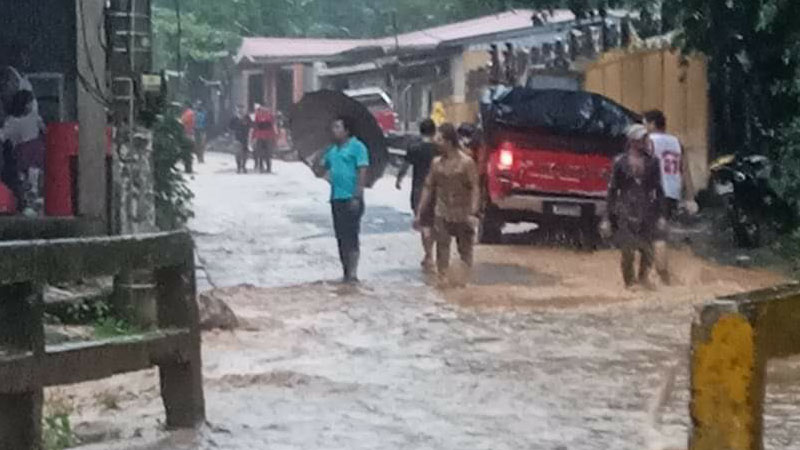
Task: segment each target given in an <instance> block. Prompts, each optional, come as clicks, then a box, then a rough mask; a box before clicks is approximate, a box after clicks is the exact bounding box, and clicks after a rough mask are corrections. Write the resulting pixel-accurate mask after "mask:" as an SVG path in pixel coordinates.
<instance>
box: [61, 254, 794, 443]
mask: <svg viewBox="0 0 800 450" xmlns="http://www.w3.org/2000/svg"><path fill="white" fill-rule="evenodd" d="M478 260H479V261H480V262H479V264H478V265H477V268H476V273H475V274H474V277H475V280H476V285H474V286H471V287H468V288H466V289H457V290H449V291H438V290H435V289H432V288H430V287H427V286H408V285H404V284H401V283H375V284H372V283H367V284H365V285H364V286H362V287H360V288H344V287H340V286H337V285H333V284H327V283H315V284H307V285H302V286H295V287H288V288H270V289H257V288H252V287H235V288H228V289H222V290H220V291H219V294H220V296H221V297H222V298H225V299H227V300H228V301H229V303H230V305H231V306H232V307H233V308H234V310H235V311H236V312H237V314H239V315H240V316H241V317H242V318H244V319H245V322H246V325H245V328H246V329H243V330H238V331H236V332H233V333H228V332H215V333H209V334H206V335H205V336H204V358H205V377H206V396H207V404H208V413H209V414H208V415H209V424H208V426H207V427H204V429H203V430H201V431H200V432H197V433H186V432H184V433H176V434H173V435H167V434H164V433H163V432H161V431H160V425H159V420H160V419H161V417H162V414H163V412H162V409H161V406H160V404H159V402H158V390H157V380H156V378H155V375H154V373H152V372H146V373H140V374H134V375H129V376H122V377H116V378H113V379H110V380H106V381H103V382H101V383H90V384H86V385H82V386H79V387H74V388H68V389H66V390H65V389H61V390H60V391H59V392H60V395H70V396H72V401H73V402H74V403H76V404H78V405H80V408H79V410H80V411H81V414H80V419H81V420H90V419H92V418H99V417H102V418H104V419H106V420H111V421H114V422H117V423H119V424H121V425H122V426H123V427H124V428H125V430H124V433H125V434H126V435H127V436H129V437H133V436H141V437H140V438H137V439H133V440H130V441H128V442H126V443H125V444H124V445H119V446H118V447H113V446H112V444H109V443H104V444H103V445H102V446H100V447H95V448H96V449H100V448H103V449H109V448H120V449H122V448H126V449H127V448H142V449H145V448H146V449H159V450H161V449H211V448H221V449H262V448H263V449H266V448H269V449H375V448H381V449H465V448H469V449H493V450H495V449H520V448H532V449H533V448H535V449H570V450H584V449H585V450H589V449H608V448H614V449H632V450H633V449H636V450H642V449H653V450H661V449H672V448H685V443H686V433H687V426H688V411H687V402H688V390H687V388H688V377H687V370H688V369H687V365H686V362H687V351H688V347H687V346H688V342H689V324H690V323H691V316H692V307H693V305H695V304H697V303H698V302H700V301H702V300H704V299H708V298H712V297H714V296H718V295H724V294H731V293H734V292H739V291H742V290H747V289H752V288H759V287H764V286H769V285H772V284H775V283H779V282H781V281H782V279H781V277H780V276H777V275H774V274H771V273H768V272H762V271H756V270H745V269H738V268H730V267H720V266H716V265H714V264H710V263H707V262H704V261H702V260H699V259H698V258H695V257H693V256H692V255H691V254H690V253H689V252H677V253H676V254H675V257H674V258H673V262H674V263H675V272H676V274H677V278H678V280H679V286H677V287H662V288H660V289H659V290H658V291H657V292H654V293H650V292H648V293H630V292H627V291H624V290H622V289H621V284H620V281H619V273H618V269H617V255H616V254H615V253H614V252H598V253H592V254H589V253H579V252H573V251H568V250H559V249H535V248H530V247H491V248H481V249H480V250H479V252H478ZM505 280H510V281H508V282H505ZM797 367H798V364H797V363H796V362H792V361H789V362H784V363H780V364H773V366H772V367H771V374H772V375H771V376H772V377H773V381H776V382H775V383H773V384H772V385H771V389H770V391H769V399H768V402H767V403H768V405H769V406H768V411H767V437H768V448H771V449H778V448H792V447H793V446H796V445H800V441H798V440H797V438H795V436H798V435H800V434H798V433H800V422H798V419H797V414H794V413H796V410H795V408H796V404H797V400H798V399H799V398H800V397H798V395H800V393H799V392H798V389H797V387H795V386H794V385H793V383H790V382H788V381H789V380H791V379H792V378H793V376H792V375H793V374H795V373H797V372H796V369H797ZM98 391H99V392H109V391H110V392H116V393H118V395H119V397H120V408H121V410H116V411H101V410H99V409H98V408H97V406H96V404H97V402H98V401H97V393H98ZM67 392H68V394H67ZM137 441H138V442H139V444H136V442H137ZM147 442H157V443H151V444H146V443H147ZM137 445H139V446H138V447H137Z"/></svg>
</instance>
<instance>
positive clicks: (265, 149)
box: [254, 139, 275, 173]
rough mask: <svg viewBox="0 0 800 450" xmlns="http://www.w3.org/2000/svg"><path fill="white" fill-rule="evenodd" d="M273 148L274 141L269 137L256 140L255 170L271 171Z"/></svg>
mask: <svg viewBox="0 0 800 450" xmlns="http://www.w3.org/2000/svg"><path fill="white" fill-rule="evenodd" d="M274 148H275V144H274V142H272V141H271V140H269V139H258V140H257V141H256V148H255V149H254V150H255V155H254V156H255V160H256V170H258V171H259V172H263V171H264V170H265V169H266V171H267V172H269V173H271V172H272V152H273V149H274Z"/></svg>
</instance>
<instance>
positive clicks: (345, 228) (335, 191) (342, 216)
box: [315, 118, 369, 283]
mask: <svg viewBox="0 0 800 450" xmlns="http://www.w3.org/2000/svg"><path fill="white" fill-rule="evenodd" d="M351 130H352V128H351V125H350V123H349V121H348V119H346V118H339V119H336V120H334V121H333V123H332V124H331V132H332V134H333V142H334V144H333V145H332V146H330V147H329V148H328V149H327V150H326V151H325V154H324V155H323V157H322V158H321V159H320V160H319V161H318V163H317V164H316V165H315V172H316V173H317V175H319V176H325V178H326V179H327V180H328V182H329V183H330V185H331V210H332V213H333V228H334V232H335V233H336V242H337V244H338V247H339V260H340V261H341V263H342V268H343V269H344V282H345V283H358V260H359V258H360V256H361V251H360V242H359V234H360V233H361V217H362V216H363V215H364V188H365V187H366V184H367V168H368V167H369V152H368V151H367V147H366V146H365V145H364V143H363V142H361V141H360V140H359V139H358V138H357V137H355V136H353V135H352V131H351Z"/></svg>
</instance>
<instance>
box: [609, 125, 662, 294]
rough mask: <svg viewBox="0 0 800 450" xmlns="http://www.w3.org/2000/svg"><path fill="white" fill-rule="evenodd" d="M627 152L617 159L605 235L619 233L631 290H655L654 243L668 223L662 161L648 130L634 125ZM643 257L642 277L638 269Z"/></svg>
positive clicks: (610, 185)
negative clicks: (652, 147)
mask: <svg viewBox="0 0 800 450" xmlns="http://www.w3.org/2000/svg"><path fill="white" fill-rule="evenodd" d="M626 145H627V151H626V153H624V154H622V155H620V156H618V157H617V158H616V159H615V160H614V166H613V169H612V174H611V181H610V183H609V186H608V218H607V219H605V220H603V222H602V223H601V231H602V233H603V234H604V235H609V234H610V233H611V232H612V231H613V232H614V233H615V235H616V236H615V237H616V242H617V245H618V246H619V247H620V250H621V251H622V277H623V280H624V281H625V286H626V287H627V288H632V287H633V286H635V285H636V284H637V283H640V284H641V285H643V286H645V287H647V288H652V284H651V283H650V280H649V276H650V270H651V269H652V267H653V258H654V247H653V243H654V241H655V239H656V237H657V235H658V233H659V230H661V229H663V228H664V227H665V226H666V224H665V221H664V219H663V217H662V214H661V213H662V205H663V202H664V190H663V188H662V186H661V168H660V166H659V162H658V159H656V158H655V157H653V156H652V155H651V154H650V152H649V144H648V140H647V129H646V128H645V127H644V126H643V125H638V124H637V125H633V126H631V127H630V128H629V129H628V132H627V144H626ZM637 251H638V252H639V254H640V265H639V274H638V277H637V276H636V274H635V270H634V260H635V256H636V252H637Z"/></svg>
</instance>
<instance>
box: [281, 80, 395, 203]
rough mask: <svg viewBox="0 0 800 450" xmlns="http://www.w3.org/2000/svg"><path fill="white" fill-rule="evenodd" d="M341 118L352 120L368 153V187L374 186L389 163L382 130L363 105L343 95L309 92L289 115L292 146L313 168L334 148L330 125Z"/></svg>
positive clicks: (324, 91) (354, 130)
mask: <svg viewBox="0 0 800 450" xmlns="http://www.w3.org/2000/svg"><path fill="white" fill-rule="evenodd" d="M338 117H346V118H347V119H349V121H350V124H351V126H352V128H353V129H352V130H351V131H352V133H353V136H355V137H357V138H358V139H360V140H361V142H363V143H364V145H366V146H367V149H368V150H369V170H368V177H367V186H369V187H372V185H373V184H375V182H376V181H377V180H378V179H380V178H381V176H383V170H384V169H385V168H386V163H387V162H388V161H389V151H388V150H387V148H386V140H385V138H384V136H383V130H381V127H380V126H378V122H377V121H376V120H375V117H374V116H373V115H372V113H370V112H369V110H368V109H367V108H366V107H364V105H362V104H361V103H359V102H357V101H355V100H353V99H352V98H350V97H348V96H346V95H344V94H342V93H341V92H336V91H328V90H323V91H316V92H310V93H308V94H306V95H304V96H303V99H302V100H300V102H299V103H297V104H296V105H294V106H293V107H292V110H291V112H290V113H289V122H290V123H289V127H290V130H291V132H292V146H293V147H294V149H295V150H296V151H297V153H298V155H299V156H300V159H302V160H303V161H304V162H305V163H306V164H308V165H309V166H312V167H313V165H314V163H315V162H316V161H317V160H318V159H319V158H320V157H321V156H322V153H323V152H324V151H325V149H327V148H328V147H330V146H331V144H332V140H331V131H330V129H331V123H332V122H333V121H334V120H335V119H336V118H338Z"/></svg>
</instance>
